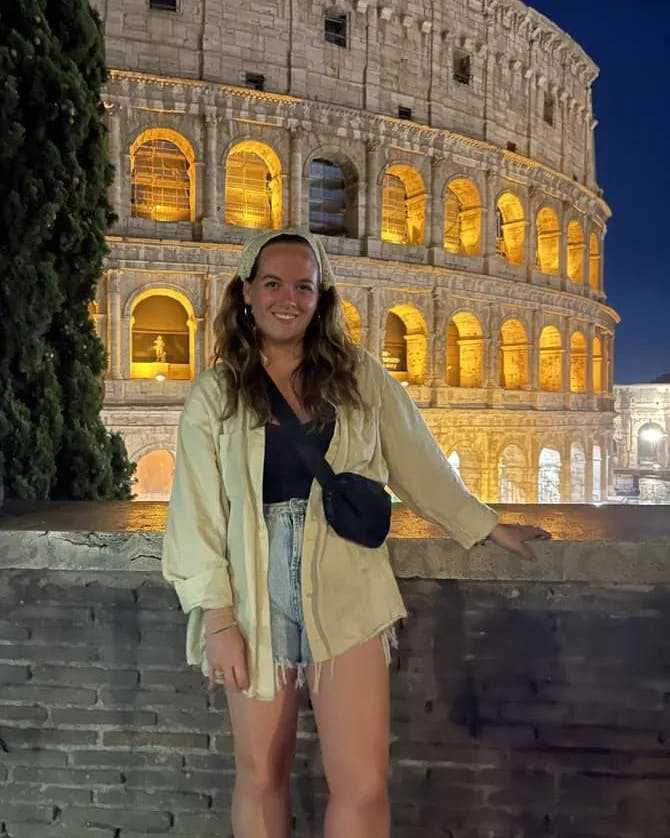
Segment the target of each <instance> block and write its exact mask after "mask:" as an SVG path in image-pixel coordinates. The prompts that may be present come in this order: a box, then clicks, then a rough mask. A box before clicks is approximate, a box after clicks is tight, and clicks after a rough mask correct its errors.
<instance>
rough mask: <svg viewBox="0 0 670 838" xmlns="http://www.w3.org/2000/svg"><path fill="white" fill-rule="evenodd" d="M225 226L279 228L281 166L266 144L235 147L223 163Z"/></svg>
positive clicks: (248, 142) (240, 144) (249, 142)
mask: <svg viewBox="0 0 670 838" xmlns="http://www.w3.org/2000/svg"><path fill="white" fill-rule="evenodd" d="M225 193H226V197H225V205H226V211H225V220H226V224H235V225H237V226H239V227H267V228H271V229H275V230H277V229H279V228H280V227H281V225H282V177H281V163H280V161H279V158H278V157H277V155H276V154H275V152H274V150H273V149H272V148H270V146H268V145H266V144H265V143H260V142H256V141H254V140H247V141H245V142H241V143H238V144H237V145H236V146H235V147H234V148H233V149H232V151H231V152H230V154H229V155H228V159H227V161H226V187H225Z"/></svg>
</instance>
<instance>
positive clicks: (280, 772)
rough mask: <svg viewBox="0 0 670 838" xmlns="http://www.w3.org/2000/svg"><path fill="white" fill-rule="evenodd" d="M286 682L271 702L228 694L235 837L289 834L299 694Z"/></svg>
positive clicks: (283, 836) (283, 837)
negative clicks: (290, 797)
mask: <svg viewBox="0 0 670 838" xmlns="http://www.w3.org/2000/svg"><path fill="white" fill-rule="evenodd" d="M289 679H290V680H289ZM287 680H288V683H287V685H286V686H285V687H284V688H283V689H282V690H280V692H279V693H278V694H277V695H276V696H275V698H274V700H273V701H257V700H256V699H253V698H247V697H246V696H245V695H243V694H242V693H238V692H227V698H228V708H229V710H230V718H231V722H232V727H233V740H234V743H235V788H234V790H233V833H234V835H235V838H288V836H289V833H290V817H291V816H290V800H289V777H290V774H291V766H292V764H293V755H294V753H295V736H296V726H297V718H298V692H297V690H296V689H295V687H294V684H293V679H292V678H290V676H288V674H287Z"/></svg>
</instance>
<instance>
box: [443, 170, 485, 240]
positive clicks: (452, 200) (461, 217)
mask: <svg viewBox="0 0 670 838" xmlns="http://www.w3.org/2000/svg"><path fill="white" fill-rule="evenodd" d="M481 203H482V202H481V199H480V197H479V191H478V190H477V187H476V186H475V184H474V183H473V182H472V181H471V180H468V179H467V178H456V180H452V181H451V183H450V184H449V187H448V188H447V194H446V197H445V201H444V249H445V250H447V251H448V252H449V253H465V254H467V255H468V256H479V253H480V249H481V236H482V206H481Z"/></svg>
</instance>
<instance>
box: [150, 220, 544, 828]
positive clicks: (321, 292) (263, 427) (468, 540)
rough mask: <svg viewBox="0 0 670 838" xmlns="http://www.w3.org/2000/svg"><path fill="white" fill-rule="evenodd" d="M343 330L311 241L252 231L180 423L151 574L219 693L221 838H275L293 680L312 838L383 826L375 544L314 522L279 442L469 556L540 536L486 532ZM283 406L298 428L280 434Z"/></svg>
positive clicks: (388, 593)
mask: <svg viewBox="0 0 670 838" xmlns="http://www.w3.org/2000/svg"><path fill="white" fill-rule="evenodd" d="M341 318H342V315H341V308H340V302H339V298H338V295H337V292H336V290H335V285H334V277H333V273H332V270H331V267H330V265H329V263H328V259H327V257H326V254H325V251H324V249H323V246H322V245H321V243H320V242H319V241H318V239H316V238H315V237H313V236H311V235H310V234H308V233H293V232H288V233H286V232H279V231H270V232H265V233H262V234H260V235H258V236H255V237H254V238H253V239H251V241H249V243H248V244H247V245H246V247H245V248H244V251H243V253H242V259H241V263H240V267H239V271H238V275H237V276H236V277H235V278H234V279H233V280H232V281H231V282H230V283H229V285H228V286H227V288H226V291H225V294H224V299H223V302H222V305H221V309H220V312H219V314H218V316H217V318H216V321H215V324H214V332H215V338H216V349H215V365H214V367H213V369H210V370H208V371H206V372H204V373H203V374H202V375H201V376H199V378H198V379H197V381H196V382H195V383H194V385H193V388H192V390H191V393H190V395H189V398H188V399H187V402H186V405H185V407H184V411H183V415H182V418H181V422H180V430H179V444H178V452H177V465H176V471H175V479H174V489H173V493H172V498H171V502H170V511H169V518H168V526H167V531H166V535H165V548H164V561H163V572H164V575H165V577H166V579H167V580H168V581H170V582H171V583H173V584H174V585H175V588H176V590H177V593H178V595H179V598H180V601H181V604H182V607H183V609H184V611H186V612H187V613H188V614H189V623H188V632H187V647H188V648H187V657H188V660H189V662H190V663H199V664H202V667H203V671H204V672H205V673H206V674H207V675H208V676H209V682H210V684H211V685H214V684H215V683H223V684H224V686H225V690H226V695H227V699H228V704H229V709H230V717H231V722H232V729H233V738H234V747H235V764H236V783H235V790H234V794H233V829H234V834H235V836H236V838H286V837H287V836H288V835H289V832H290V826H289V824H290V809H289V774H290V770H291V764H292V760H293V754H294V745H295V735H296V720H297V711H298V691H297V690H296V689H294V688H293V686H294V685H295V686H297V685H299V684H300V683H302V681H303V679H305V680H306V681H307V685H308V688H309V691H310V697H311V702H312V706H313V709H314V716H315V720H316V725H317V728H318V732H319V739H320V743H321V750H322V757H323V765H324V771H325V775H326V779H327V782H328V787H329V792H330V796H329V802H328V806H327V810H326V816H325V833H324V834H325V836H326V838H386V837H387V836H388V835H389V831H390V814H389V800H388V794H387V788H386V780H387V769H388V754H389V676H388V660H389V643H390V642H392V640H393V625H394V623H395V622H396V621H397V620H398V619H399V618H401V617H404V616H405V613H406V612H405V609H404V607H403V604H402V600H401V597H400V593H399V591H398V587H397V584H396V581H395V578H394V575H393V572H392V570H391V567H390V564H389V561H388V555H387V551H386V547H385V545H382V547H380V548H378V549H372V548H367V547H361V546H360V545H358V544H355V543H353V542H352V541H348V540H346V539H343V538H341V537H339V536H338V535H337V534H336V533H335V532H334V531H333V530H332V528H330V527H329V526H328V525H327V523H326V520H325V517H324V513H323V506H322V496H321V488H320V486H319V484H318V483H317V482H316V481H314V480H313V479H312V474H311V473H310V471H309V470H308V468H307V466H306V465H305V464H304V463H303V462H302V461H301V459H300V458H299V457H298V456H297V454H296V452H295V448H294V445H293V442H294V441H295V440H297V439H302V440H303V441H305V440H306V441H308V442H309V444H310V445H312V446H315V447H317V448H319V449H320V451H321V452H322V453H323V454H325V455H326V457H327V459H328V461H329V462H330V463H331V465H332V467H333V469H334V471H335V472H341V471H353V472H357V473H359V474H363V475H365V476H367V477H370V478H373V479H375V480H377V481H380V482H381V483H383V484H386V485H389V486H390V487H391V488H392V489H393V490H394V491H395V493H396V494H397V495H398V496H399V497H400V498H401V499H402V500H403V501H404V502H405V503H407V504H408V505H410V506H411V507H412V508H413V509H415V510H416V511H417V512H418V513H419V514H420V515H422V516H423V517H425V518H426V519H428V520H430V521H433V522H436V523H438V524H440V525H441V526H443V527H444V528H445V529H447V530H448V531H449V533H450V534H451V536H452V537H453V538H455V539H456V540H457V541H459V542H460V543H461V544H462V545H463V546H465V547H471V546H472V545H473V544H475V543H476V542H478V541H481V540H483V539H485V538H487V537H488V538H489V539H491V540H492V541H494V542H495V543H497V544H499V545H501V546H503V547H506V548H508V549H509V550H512V551H514V552H516V553H518V554H519V555H521V556H523V557H525V558H528V559H532V558H533V554H532V553H531V551H530V549H529V548H528V546H527V544H526V543H525V542H526V541H527V540H529V539H533V538H541V537H548V533H545V532H544V531H543V530H539V529H537V528H534V527H524V526H506V525H502V524H498V523H497V521H496V515H495V513H494V512H493V511H492V510H491V509H489V508H488V507H487V506H485V505H484V504H482V503H480V502H479V501H478V500H477V499H476V498H475V497H474V496H473V495H471V494H470V493H469V492H468V491H467V490H466V489H465V487H464V486H463V484H462V482H461V480H460V478H459V477H458V476H457V475H456V474H455V472H454V471H453V470H452V469H451V467H450V465H449V463H448V462H447V460H446V458H445V457H444V455H443V453H442V451H441V449H440V448H439V446H438V445H437V443H436V441H435V440H434V438H433V437H432V435H431V434H430V432H429V431H428V429H427V428H426V426H425V424H424V422H423V419H422V418H421V415H420V413H419V411H418V410H417V409H416V407H415V405H414V404H413V402H412V401H411V399H410V398H409V397H408V396H407V394H406V392H405V391H404V390H403V388H402V387H401V386H400V384H399V383H398V382H396V381H395V380H394V379H393V378H392V377H391V376H390V375H388V373H387V372H386V371H385V370H384V368H383V367H382V366H381V364H379V363H378V362H377V361H376V360H375V359H373V358H372V356H370V355H369V354H368V353H366V352H364V351H363V350H360V349H359V348H357V347H356V346H355V345H353V343H352V342H351V341H350V340H349V339H348V337H347V336H346V332H345V330H344V329H343V325H342V319H341ZM282 405H283V406H284V412H285V409H286V406H287V405H288V408H290V410H291V411H292V412H293V414H295V417H296V421H295V422H293V423H290V424H289V423H284V422H282V423H281V424H278V423H277V418H278V413H279V412H280V410H281V409H282ZM325 663H327V665H326V666H325V667H324V666H323V664H325Z"/></svg>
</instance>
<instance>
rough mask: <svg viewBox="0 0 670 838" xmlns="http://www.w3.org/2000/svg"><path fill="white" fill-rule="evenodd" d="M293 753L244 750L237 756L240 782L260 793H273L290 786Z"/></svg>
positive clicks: (237, 770) (238, 779) (238, 781)
mask: <svg viewBox="0 0 670 838" xmlns="http://www.w3.org/2000/svg"><path fill="white" fill-rule="evenodd" d="M292 763H293V754H292V753H290V754H284V753H281V752H279V753H272V752H270V751H268V750H265V751H257V752H251V751H244V752H243V753H241V754H240V753H238V754H236V756H235V772H236V780H237V783H238V784H242V785H243V786H244V787H245V788H248V789H249V790H254V791H255V792H257V793H259V794H273V793H278V792H280V791H285V790H286V789H287V788H288V784H289V778H290V775H291V765H292Z"/></svg>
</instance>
